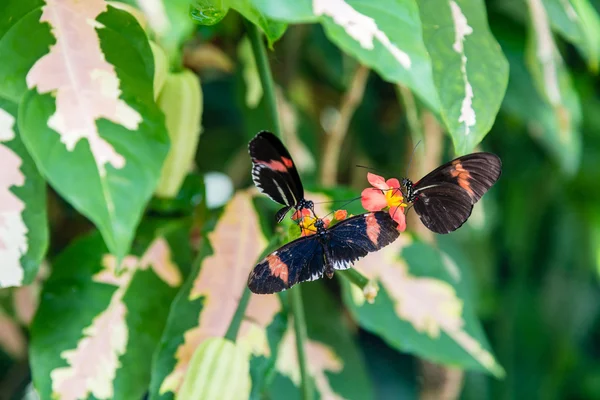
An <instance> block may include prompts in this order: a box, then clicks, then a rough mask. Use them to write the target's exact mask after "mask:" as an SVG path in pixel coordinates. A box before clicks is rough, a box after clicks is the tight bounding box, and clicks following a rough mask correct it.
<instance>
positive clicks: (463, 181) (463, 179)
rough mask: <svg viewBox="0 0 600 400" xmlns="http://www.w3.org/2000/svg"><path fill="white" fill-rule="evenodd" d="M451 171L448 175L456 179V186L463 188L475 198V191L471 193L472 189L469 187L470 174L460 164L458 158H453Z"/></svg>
mask: <svg viewBox="0 0 600 400" xmlns="http://www.w3.org/2000/svg"><path fill="white" fill-rule="evenodd" d="M452 166H453V167H454V168H452V171H451V172H450V175H452V177H453V178H456V179H457V181H458V186H460V187H461V188H463V189H465V190H466V191H467V192H468V193H469V195H470V196H471V197H472V198H475V193H473V189H471V183H470V182H469V181H470V180H471V174H470V173H469V171H467V170H466V169H465V168H464V167H463V166H462V164H461V162H460V160H454V161H453V162H452Z"/></svg>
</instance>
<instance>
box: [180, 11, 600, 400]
mask: <svg viewBox="0 0 600 400" xmlns="http://www.w3.org/2000/svg"><path fill="white" fill-rule="evenodd" d="M487 3H488V13H489V22H490V26H491V29H492V31H493V33H494V35H495V37H496V39H497V40H498V41H499V42H500V44H501V46H502V50H503V52H504V54H505V55H506V57H507V58H508V59H509V62H510V81H509V86H508V90H507V93H506V97H505V100H504V103H503V106H502V108H501V110H500V113H499V115H498V117H497V118H496V122H495V124H494V127H493V129H492V130H491V132H490V133H489V134H488V135H487V137H486V138H485V140H484V141H483V142H482V144H481V145H480V146H479V149H481V150H485V151H490V152H494V153H496V154H498V155H499V156H500V157H501V159H502V162H503V172H502V176H501V178H500V180H499V181H498V183H497V184H496V185H495V186H494V187H493V188H492V189H491V190H490V192H489V193H488V194H487V195H486V196H484V198H483V201H482V202H481V203H479V204H478V205H476V206H475V211H474V214H473V216H472V217H471V219H470V220H469V222H468V223H467V224H466V225H465V226H464V227H463V228H461V229H460V230H459V231H457V232H455V233H452V234H450V235H448V236H447V237H443V238H441V237H439V236H438V237H437V238H436V237H430V238H428V239H427V240H443V241H447V242H450V243H452V244H453V245H456V246H459V247H460V248H461V249H462V250H463V253H464V254H465V255H466V257H468V259H469V264H470V266H471V273H472V276H473V287H474V289H473V290H474V292H475V293H476V306H477V314H478V316H479V317H480V319H481V321H482V323H483V325H484V329H485V332H486V334H487V337H488V338H489V340H490V342H491V343H490V344H491V347H492V349H493V351H494V352H495V354H496V356H497V358H498V361H499V362H500V364H501V365H502V366H503V367H504V368H505V369H506V378H505V379H504V380H497V379H495V378H493V377H490V376H487V375H485V374H481V373H469V372H467V373H466V374H465V376H464V389H463V390H462V392H461V393H462V394H461V395H460V397H461V398H464V399H482V398H500V399H513V398H544V399H559V398H561V399H566V398H570V399H598V398H600V318H599V317H600V290H599V289H598V276H599V275H598V274H599V272H600V134H599V133H598V132H600V112H599V111H600V97H599V95H600V93H599V81H598V77H597V75H596V74H594V73H591V72H590V71H589V68H588V66H587V65H586V62H585V60H583V59H582V58H581V57H580V55H579V53H578V52H577V51H576V50H575V48H574V47H573V46H571V45H569V44H568V43H566V42H564V41H561V40H560V39H559V38H557V40H558V42H557V43H558V45H559V48H560V51H561V54H562V55H563V57H564V59H565V61H566V64H567V67H568V71H569V73H570V75H571V79H572V83H573V87H574V89H575V92H576V93H575V94H576V96H577V97H578V98H579V104H580V107H581V110H580V112H581V123H580V125H579V128H578V129H577V130H576V131H573V132H571V133H570V134H572V135H577V136H578V137H579V138H580V139H579V140H580V141H581V142H580V143H581V151H580V152H579V149H575V150H573V151H571V150H570V149H568V148H565V147H563V146H562V145H561V144H560V136H559V132H560V126H559V125H560V119H559V118H557V117H556V115H557V114H556V113H554V112H552V111H553V110H552V109H551V106H549V105H547V104H544V103H543V101H542V100H541V98H540V96H539V95H538V94H537V93H536V91H535V89H534V87H533V82H532V79H531V77H530V76H529V73H528V70H527V68H526V59H525V46H526V35H527V28H526V26H525V25H524V22H525V21H524V18H525V14H524V13H525V12H526V10H523V9H519V8H518V7H513V6H512V5H511V4H509V3H514V2H506V3H505V2H504V1H488V2H487ZM242 28H243V24H242V23H241V22H240V20H239V18H238V17H237V15H235V14H233V13H230V14H229V15H228V16H227V17H226V18H225V19H224V20H223V21H221V22H220V23H219V24H218V25H216V26H214V27H199V28H198V35H199V37H200V38H201V41H202V43H203V44H202V45H200V46H199V47H191V48H190V49H189V52H188V53H187V57H186V58H185V60H186V64H187V65H188V66H189V67H190V68H193V69H195V70H196V71H199V73H200V76H201V79H202V82H203V84H202V88H203V92H204V98H205V110H204V117H203V121H202V125H203V129H204V131H203V134H202V136H201V138H200V144H199V151H198V156H197V166H198V169H199V170H200V171H202V172H209V171H219V172H223V173H225V174H226V175H227V176H229V178H230V179H231V180H232V182H233V186H234V187H236V188H243V187H247V186H248V185H251V180H250V174H249V168H250V163H249V160H248V155H247V150H246V147H247V143H248V140H249V139H250V138H252V137H253V136H254V135H255V134H256V132H258V131H259V130H262V129H270V127H269V126H268V125H267V124H266V123H265V122H264V121H268V118H267V116H266V115H265V111H264V109H263V104H262V101H259V102H258V103H254V102H253V101H254V99H252V91H253V90H254V89H253V88H252V84H251V82H250V85H249V84H248V80H247V76H252V75H248V74H252V73H254V74H256V72H255V71H254V72H252V71H249V69H251V67H249V66H248V63H247V62H245V61H244V57H245V55H246V57H247V54H248V53H249V46H247V45H248V44H247V43H245V42H244V41H242V42H241V44H240V38H241V37H242V36H243V29H242ZM207 41H208V44H207V43H206V42H207ZM244 43H245V44H244ZM207 46H211V47H207ZM212 46H215V47H218V49H219V50H221V51H222V52H223V53H221V52H215V58H214V59H213V60H212V61H213V62H214V64H213V65H199V64H197V63H195V57H194V54H195V52H199V51H208V50H207V48H211V49H212ZM244 46H247V47H248V48H247V49H246V50H244ZM201 49H204V50H201ZM212 50H214V49H212ZM212 50H211V51H212ZM215 51H216V50H215ZM217 54H218V56H217ZM198 59H200V57H198ZM269 59H270V62H271V67H272V69H273V73H274V79H275V81H276V83H277V84H278V86H279V88H278V93H279V95H280V97H279V99H278V101H279V108H280V114H281V120H282V124H283V129H284V141H285V143H286V144H287V145H288V147H289V148H290V151H291V153H292V155H293V156H294V158H295V160H296V163H297V164H298V165H299V168H300V170H301V171H300V172H301V175H302V178H303V181H304V182H305V184H306V185H307V186H308V187H311V186H313V187H316V186H323V185H330V184H335V185H344V186H350V187H351V188H353V189H355V190H356V191H360V190H362V189H363V188H364V187H366V186H367V183H366V180H365V175H366V174H365V172H366V171H365V170H364V169H361V168H357V167H356V166H355V165H356V164H363V165H368V166H370V167H373V168H376V169H377V170H378V171H381V174H382V175H385V176H386V177H402V176H405V175H406V168H407V164H408V159H409V155H410V153H411V152H412V149H413V146H414V145H415V142H416V141H417V140H419V139H423V142H421V144H420V145H419V146H418V147H417V149H416V152H415V160H414V161H413V163H412V165H411V168H410V171H409V172H408V176H409V177H410V178H411V179H413V180H417V179H418V178H420V177H421V176H423V175H424V174H425V173H427V172H428V171H430V170H431V169H433V168H435V167H436V166H437V165H439V164H440V163H442V162H446V161H448V160H450V159H451V158H453V157H454V156H456V154H454V153H453V149H452V146H451V141H450V139H449V137H448V136H447V135H446V134H445V133H444V132H443V128H442V127H441V125H440V124H439V122H438V121H437V120H436V119H435V117H434V116H433V115H431V114H429V113H428V112H427V111H426V110H425V109H424V108H423V107H421V104H420V102H419V100H418V99H415V98H414V97H412V96H411V95H410V93H409V92H408V91H407V90H406V89H404V88H401V87H397V86H394V85H392V84H389V83H386V82H384V81H383V80H381V79H380V78H379V77H378V76H377V75H376V74H375V73H374V72H369V71H367V70H366V69H364V68H363V67H360V66H359V65H358V64H357V62H356V61H355V60H354V59H352V58H350V57H348V56H346V55H345V54H344V53H343V52H341V51H340V50H339V48H338V47H337V46H335V45H334V44H332V43H331V42H330V41H329V40H328V39H327V37H326V36H325V33H324V31H323V29H322V27H321V26H320V25H318V24H317V25H291V26H290V27H289V28H288V30H287V32H286V33H285V35H284V36H283V38H282V39H281V40H280V41H278V42H277V43H276V44H275V45H274V51H272V52H269ZM202 60H203V61H202V62H204V63H206V62H207V61H206V58H203V59H202ZM217 64H218V65H217ZM349 109H350V110H349ZM340 124H341V125H343V124H349V125H348V129H347V134H346V135H345V136H344V137H343V138H342V139H341V144H337V143H336V145H335V146H334V147H333V148H331V145H330V143H331V142H332V141H336V140H337V138H336V137H335V135H336V134H338V130H339V125H340ZM553 141H554V142H553ZM203 149H211V151H206V152H205V151H203ZM332 157H334V158H339V165H338V173H337V175H336V176H333V177H332V176H331V174H330V171H326V170H325V169H326V168H328V163H329V164H330V159H331V158H332ZM328 160H329V161H328ZM329 168H330V167H329ZM408 229H409V230H413V231H415V230H418V232H417V233H419V234H422V235H428V233H427V232H423V229H422V226H421V225H420V223H419V222H418V219H416V218H414V215H412V217H411V219H409V225H408ZM425 231H426V230H425ZM359 337H360V344H361V347H362V350H363V352H364V353H365V354H368V355H369V356H368V357H367V360H368V367H369V369H370V375H371V378H372V379H373V381H374V383H375V386H376V391H377V394H378V395H379V396H380V397H381V398H383V397H384V396H385V395H386V394H389V395H391V394H392V393H405V394H406V395H407V397H406V398H410V397H412V396H417V395H418V393H419V392H420V389H419V388H420V387H421V384H422V383H423V380H426V379H429V380H430V382H431V385H433V386H435V385H437V384H440V385H441V384H442V383H440V382H438V381H440V379H438V380H437V381H436V376H437V375H436V374H435V369H434V368H433V367H431V368H429V369H433V371H434V373H433V375H432V376H429V375H428V372H427V371H428V366H427V365H426V364H423V363H422V362H420V361H419V360H416V359H415V358H413V357H411V356H407V355H401V354H398V353H397V352H395V351H390V348H388V347H387V346H386V345H385V344H384V343H383V342H382V341H381V340H380V339H379V338H377V337H376V336H374V335H371V334H369V333H366V332H364V331H361V332H360V334H359ZM437 378H439V376H437ZM445 379H446V381H447V380H448V376H446V378H445ZM449 379H452V376H451V375H450V378H449ZM457 379H458V378H457ZM441 380H442V381H443V380H444V379H441ZM447 383H448V382H446V384H447ZM421 394H422V392H421ZM397 398H405V397H404V396H400V397H397Z"/></svg>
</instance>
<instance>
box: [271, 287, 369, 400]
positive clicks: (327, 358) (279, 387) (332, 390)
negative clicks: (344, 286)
mask: <svg viewBox="0 0 600 400" xmlns="http://www.w3.org/2000/svg"><path fill="white" fill-rule="evenodd" d="M285 295H287V293H286V294H285ZM285 295H284V296H285ZM286 297H287V296H286ZM302 299H303V303H304V310H305V311H306V324H307V331H308V339H309V340H308V341H307V342H306V343H305V348H304V351H305V352H306V358H307V362H308V370H309V371H311V374H312V379H313V382H312V383H313V388H314V389H315V391H316V393H317V395H318V396H315V398H321V399H332V398H342V399H371V398H373V392H372V387H371V382H370V381H369V378H368V375H367V372H366V370H365V367H364V360H363V359H362V357H361V355H360V353H359V351H358V348H357V346H356V344H355V342H354V338H353V336H352V334H351V333H350V330H349V327H348V326H347V322H346V321H345V320H344V318H343V317H342V316H343V311H342V310H341V309H340V308H339V306H338V305H337V304H336V303H335V300H334V298H333V296H332V295H331V294H330V292H329V290H328V289H327V288H326V287H325V285H324V284H323V281H317V282H307V283H304V284H302ZM299 387H300V371H299V369H298V361H297V356H296V341H295V334H294V330H293V323H292V322H291V321H290V322H289V323H288V330H287V331H286V333H285V335H284V338H283V340H282V342H281V344H280V348H279V358H278V359H277V365H276V376H275V378H274V379H273V384H272V385H271V387H270V388H269V394H270V396H269V397H270V398H273V399H283V398H286V399H300V393H301V392H300V388H299Z"/></svg>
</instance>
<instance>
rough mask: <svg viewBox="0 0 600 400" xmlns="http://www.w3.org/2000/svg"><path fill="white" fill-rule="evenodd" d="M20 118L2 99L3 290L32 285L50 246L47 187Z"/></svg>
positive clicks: (0, 208)
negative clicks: (28, 147)
mask: <svg viewBox="0 0 600 400" xmlns="http://www.w3.org/2000/svg"><path fill="white" fill-rule="evenodd" d="M16 118H17V106H16V104H14V103H12V102H9V101H6V100H2V99H1V98H0V170H2V179H0V260H2V263H1V265H0V287H7V286H21V285H26V284H29V283H31V282H32V281H33V279H34V278H35V275H36V273H37V271H38V269H39V267H40V264H41V262H42V258H43V257H44V255H45V253H46V249H47V247H48V221H47V218H46V185H45V183H44V180H43V179H42V177H41V175H40V174H39V172H38V170H37V168H36V166H35V164H34V162H33V160H32V159H31V157H30V156H29V153H28V152H27V150H26V149H25V146H24V145H23V142H22V141H21V136H20V134H19V131H18V129H17V123H16V121H17V119H16Z"/></svg>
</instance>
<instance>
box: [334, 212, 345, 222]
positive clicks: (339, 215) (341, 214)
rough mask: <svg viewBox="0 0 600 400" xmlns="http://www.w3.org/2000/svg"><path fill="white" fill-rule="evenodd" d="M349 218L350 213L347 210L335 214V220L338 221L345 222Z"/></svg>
mask: <svg viewBox="0 0 600 400" xmlns="http://www.w3.org/2000/svg"><path fill="white" fill-rule="evenodd" d="M347 217H348V211H346V210H336V212H334V213H333V218H335V219H336V220H338V221H343V220H345V219H346V218H347Z"/></svg>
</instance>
